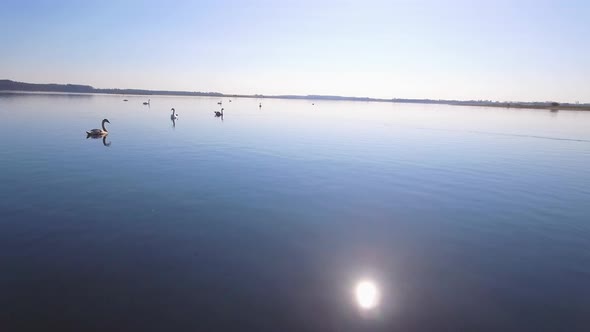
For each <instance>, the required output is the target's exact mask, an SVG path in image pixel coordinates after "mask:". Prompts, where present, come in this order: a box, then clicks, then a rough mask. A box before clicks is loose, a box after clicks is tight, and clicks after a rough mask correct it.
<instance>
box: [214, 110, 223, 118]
mask: <svg viewBox="0 0 590 332" xmlns="http://www.w3.org/2000/svg"><path fill="white" fill-rule="evenodd" d="M213 113H215V116H216V117H220V116H223V108H222V109H221V111H215V112H213Z"/></svg>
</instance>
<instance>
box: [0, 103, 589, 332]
mask: <svg viewBox="0 0 590 332" xmlns="http://www.w3.org/2000/svg"><path fill="white" fill-rule="evenodd" d="M124 98H127V99H129V101H128V102H124V101H123V99H124ZM150 98H151V105H150V106H149V107H148V106H143V105H142V102H143V101H145V100H146V99H147V97H145V98H144V97H139V96H99V95H42V94H39V95H16V94H0V117H1V119H2V122H1V130H0V249H1V250H0V266H1V272H0V330H2V331H30V330H38V331H46V330H55V331H148V330H149V331H222V330H225V331H230V330H231V331H588V330H589V329H590V112H575V111H559V112H550V111H547V110H523V109H518V110H510V109H500V108H476V107H451V106H444V105H412V104H390V103H365V102H336V101H315V102H314V103H315V105H312V102H311V101H301V100H272V99H260V100H257V99H233V100H232V102H231V103H230V102H229V100H228V98H223V107H224V108H225V112H224V113H225V114H224V118H223V121H222V119H220V118H215V117H214V115H213V111H215V110H219V106H218V105H217V102H218V101H219V100H220V98H189V97H157V96H151V97H150ZM259 102H262V108H259V107H258V103H259ZM171 107H174V108H175V109H176V111H177V113H178V114H179V119H178V120H177V121H176V124H175V126H173V123H172V121H171V120H170V114H171V112H170V108H171ZM103 118H108V119H109V120H110V122H111V124H110V125H108V124H107V129H108V130H109V132H110V133H109V135H108V137H107V139H106V140H105V142H104V143H105V144H106V146H105V145H103V141H102V140H100V139H86V135H85V131H86V130H88V129H92V128H100V122H101V120H102V119H103ZM361 281H365V285H367V284H366V283H368V284H369V285H370V287H368V288H367V287H365V288H364V290H362V289H361V290H359V289H357V288H358V285H359V283H360V282H361ZM361 288H363V287H361ZM359 292H360V294H359ZM359 297H360V298H359ZM359 301H360V302H359Z"/></svg>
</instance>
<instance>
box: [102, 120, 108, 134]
mask: <svg viewBox="0 0 590 332" xmlns="http://www.w3.org/2000/svg"><path fill="white" fill-rule="evenodd" d="M105 123H106V121H105V120H102V130H103V131H106V132H108V130H107V128H105V126H104V124H105Z"/></svg>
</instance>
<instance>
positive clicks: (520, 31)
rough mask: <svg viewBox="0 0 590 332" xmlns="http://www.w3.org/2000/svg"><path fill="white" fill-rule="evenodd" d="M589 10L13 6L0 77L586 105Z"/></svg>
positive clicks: (532, 6)
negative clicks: (578, 103)
mask: <svg viewBox="0 0 590 332" xmlns="http://www.w3.org/2000/svg"><path fill="white" fill-rule="evenodd" d="M589 18H590V2H587V1H543V0H540V1H525V0H521V1H518V0H515V1H503V0H499V1H451V0H449V1H433V0H431V1H395V0H391V1H371V0H368V1H307V0H303V1H110V0H104V1H59V0H56V1H28V0H23V1H15V0H3V1H2V6H1V10H0V45H2V46H1V50H2V52H0V78H8V79H14V80H19V81H28V82H57V83H81V84H90V85H93V86H95V87H104V88H107V87H117V88H145V89H169V90H190V91H219V92H225V93H247V94H252V93H262V94H334V95H347V96H370V97H384V98H391V97H400V98H433V99H438V98H441V99H493V100H540V101H546V100H558V101H570V102H573V101H578V100H579V101H581V102H590V19H589Z"/></svg>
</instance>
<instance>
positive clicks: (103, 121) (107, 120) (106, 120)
mask: <svg viewBox="0 0 590 332" xmlns="http://www.w3.org/2000/svg"><path fill="white" fill-rule="evenodd" d="M105 122H106V123H111V121H109V119H103V120H102V123H105Z"/></svg>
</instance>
